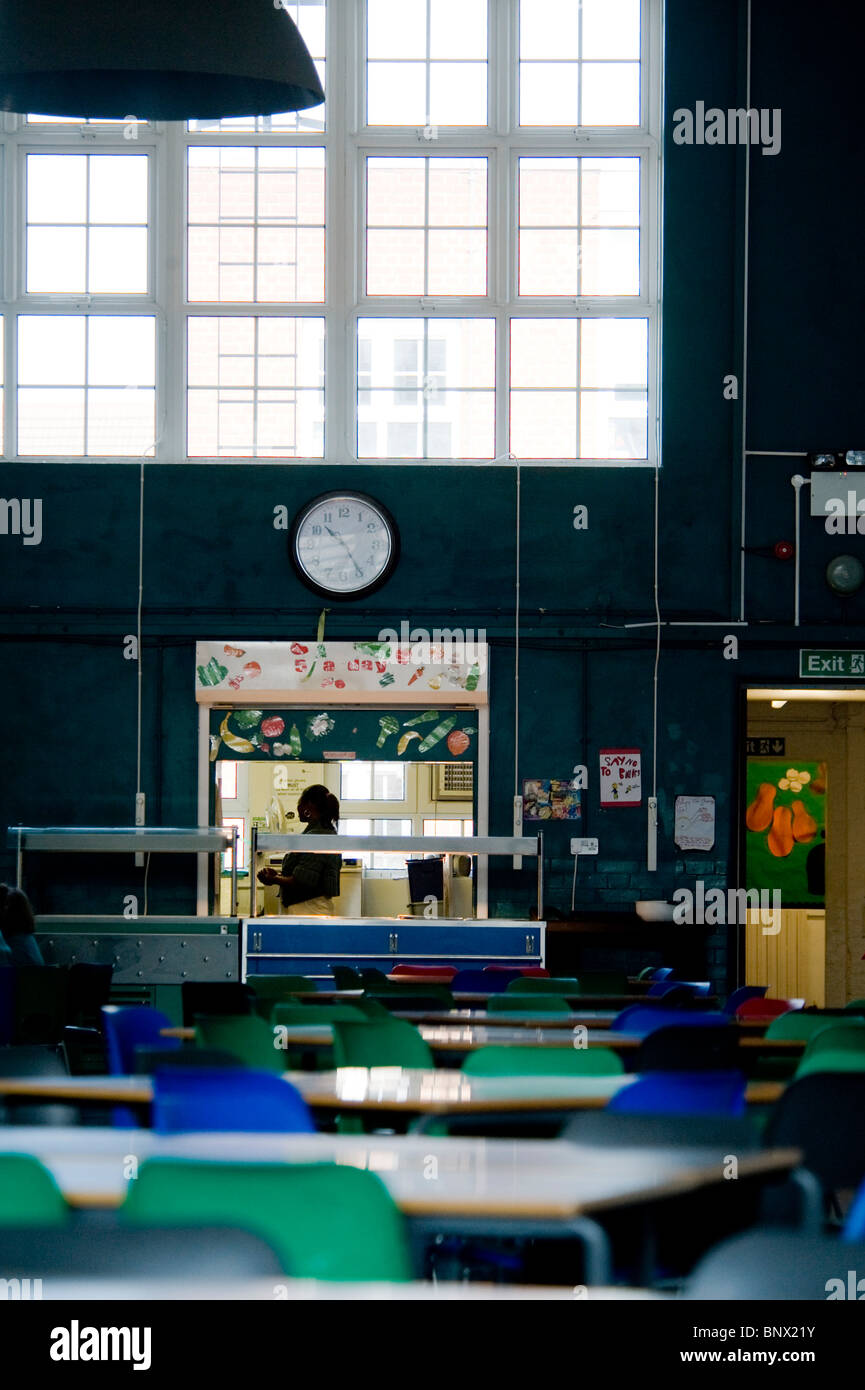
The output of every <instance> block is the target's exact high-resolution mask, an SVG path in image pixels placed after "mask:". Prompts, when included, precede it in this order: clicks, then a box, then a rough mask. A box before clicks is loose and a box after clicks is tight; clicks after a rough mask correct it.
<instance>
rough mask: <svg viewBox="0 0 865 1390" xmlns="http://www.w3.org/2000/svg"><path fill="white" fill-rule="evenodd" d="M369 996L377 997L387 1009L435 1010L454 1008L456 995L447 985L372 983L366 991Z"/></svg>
mask: <svg viewBox="0 0 865 1390" xmlns="http://www.w3.org/2000/svg"><path fill="white" fill-rule="evenodd" d="M366 994H367V997H368V998H370V999H377V1000H378V1002H379V1003H380V1004H384V1006H385V1008H386V1009H392V1010H396V1011H397V1012H399V1011H400V1010H402V1011H403V1012H405V1011H407V1010H421V1009H430V1010H432V1011H433V1012H436V1011H441V1010H443V1009H452V1008H453V1006H454V997H453V993H452V991H451V989H450V988H449V987H448V986H447V985H422V984H416V985H408V984H406V985H394V984H389V983H388V984H386V985H384V987H380V986H376V985H372V986H370V987H369V989H367V991H366Z"/></svg>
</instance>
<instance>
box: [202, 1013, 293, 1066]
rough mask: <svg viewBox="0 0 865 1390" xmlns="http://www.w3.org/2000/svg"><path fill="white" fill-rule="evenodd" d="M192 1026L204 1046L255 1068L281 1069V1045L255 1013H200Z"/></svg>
mask: <svg viewBox="0 0 865 1390" xmlns="http://www.w3.org/2000/svg"><path fill="white" fill-rule="evenodd" d="M195 1027H196V1030H197V1033H198V1037H199V1038H200V1039H201V1042H202V1043H203V1044H204V1046H205V1047H212V1048H216V1049H217V1051H219V1052H231V1053H233V1055H234V1056H235V1057H237V1058H239V1059H240V1061H241V1062H243V1064H244V1065H245V1066H247V1067H254V1068H255V1069H256V1070H257V1071H271V1072H277V1073H278V1072H282V1071H285V1046H283V1045H282V1043H281V1040H280V1037H279V1035H278V1034H276V1033H274V1030H273V1026H272V1025H271V1024H270V1023H265V1021H264V1019H263V1018H259V1017H258V1015H257V1014H246V1015H244V1014H215V1015H208V1014H202V1015H199V1016H198V1017H197V1018H196V1020H195Z"/></svg>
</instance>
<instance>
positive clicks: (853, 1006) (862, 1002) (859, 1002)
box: [844, 999, 865, 1014]
mask: <svg viewBox="0 0 865 1390" xmlns="http://www.w3.org/2000/svg"><path fill="white" fill-rule="evenodd" d="M844 1012H845V1014H865V999H851V1000H850V1003H849V1004H845V1005H844Z"/></svg>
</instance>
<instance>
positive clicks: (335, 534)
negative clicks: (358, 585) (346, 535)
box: [324, 526, 363, 578]
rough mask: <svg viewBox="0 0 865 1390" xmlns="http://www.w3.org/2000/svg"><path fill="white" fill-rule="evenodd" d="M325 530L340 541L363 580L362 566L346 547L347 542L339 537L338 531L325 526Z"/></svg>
mask: <svg viewBox="0 0 865 1390" xmlns="http://www.w3.org/2000/svg"><path fill="white" fill-rule="evenodd" d="M324 529H325V531H326V532H327V534H328V535H329V536H333V539H334V540H335V541H339V543H340V545H341V546H342V548H343V550H344V551H345V553H346V555H347V556H348V558H349V559H350V560H351V563H352V564H353V565H354V567H355V569H356V570H357V572H358V574H359V575H360V576H361V578H363V570H362V569H361V567H360V565H359V564H358V563H357V560H356V559H355V558H354V556H353V555H352V553H351V551H350V550H349V548H348V546H347V545H346V543H345V541H344V540H343V538H342V536H338V535H337V533H336V531H332V530H331V529H330V527H329V526H325V528H324Z"/></svg>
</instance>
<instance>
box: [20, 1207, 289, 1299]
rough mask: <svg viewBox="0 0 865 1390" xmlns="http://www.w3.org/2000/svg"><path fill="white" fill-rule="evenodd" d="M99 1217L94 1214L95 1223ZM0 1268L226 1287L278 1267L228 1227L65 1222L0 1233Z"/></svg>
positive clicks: (258, 1244) (260, 1243) (265, 1250)
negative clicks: (217, 1282)
mask: <svg viewBox="0 0 865 1390" xmlns="http://www.w3.org/2000/svg"><path fill="white" fill-rule="evenodd" d="M101 1215H102V1213H100V1216H101ZM0 1268H2V1269H4V1270H9V1271H18V1270H26V1271H27V1274H28V1275H29V1276H30V1277H31V1278H37V1279H46V1278H55V1279H61V1278H67V1279H96V1278H105V1279H108V1278H110V1279H112V1280H113V1279H159V1280H161V1281H163V1282H164V1281H165V1280H168V1279H175V1280H179V1279H182V1280H185V1281H191V1280H199V1279H200V1280H209V1279H214V1280H219V1279H222V1280H229V1279H256V1278H268V1277H270V1276H271V1275H275V1274H280V1273H281V1272H282V1265H281V1262H280V1260H279V1259H278V1258H277V1256H276V1254H275V1253H274V1251H273V1249H272V1248H271V1246H269V1245H268V1244H267V1242H266V1241H264V1240H262V1239H261V1237H260V1236H255V1235H251V1234H250V1233H249V1232H248V1231H243V1230H240V1229H239V1228H237V1227H234V1226H190V1227H183V1226H170V1227H164V1228H160V1227H158V1226H157V1227H155V1226H143V1227H141V1228H136V1227H134V1226H133V1227H129V1226H119V1225H117V1224H115V1221H114V1218H113V1217H112V1218H109V1219H108V1220H95V1219H92V1218H89V1219H81V1218H73V1220H72V1221H70V1222H68V1223H67V1224H66V1225H64V1226H63V1227H62V1228H60V1229H59V1230H58V1229H57V1228H56V1227H53V1226H30V1227H27V1228H25V1229H17V1228H8V1227H2V1228H0Z"/></svg>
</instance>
